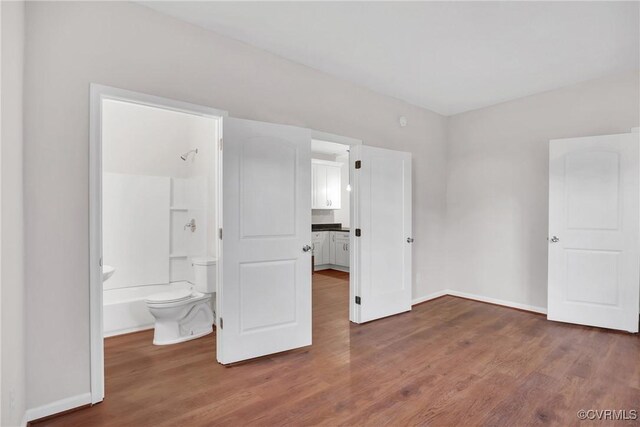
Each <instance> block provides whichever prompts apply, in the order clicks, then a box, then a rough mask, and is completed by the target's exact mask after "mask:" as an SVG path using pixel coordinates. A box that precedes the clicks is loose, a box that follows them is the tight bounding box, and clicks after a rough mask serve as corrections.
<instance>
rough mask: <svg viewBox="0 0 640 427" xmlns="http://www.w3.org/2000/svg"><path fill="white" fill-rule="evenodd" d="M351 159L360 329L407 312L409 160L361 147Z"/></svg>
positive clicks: (356, 315)
mask: <svg viewBox="0 0 640 427" xmlns="http://www.w3.org/2000/svg"><path fill="white" fill-rule="evenodd" d="M351 154H352V155H351V156H350V157H351V168H352V169H351V174H352V177H353V180H354V186H353V191H354V205H353V209H354V215H353V218H354V223H352V224H351V226H352V231H351V233H352V234H351V236H352V247H350V249H351V252H353V253H354V255H353V256H352V261H353V262H352V263H351V267H350V271H351V273H352V274H353V275H354V280H355V290H356V296H357V297H358V298H357V301H358V303H356V302H355V301H352V304H354V305H352V309H353V313H354V316H353V319H354V321H355V322H357V323H362V322H367V321H370V320H374V319H378V318H381V317H385V316H390V315H393V314H397V313H402V312H405V311H409V310H411V252H412V251H411V247H412V244H411V242H412V234H411V154H410V153H404V152H400V151H392V150H384V149H381V148H373V147H367V146H354V147H352V152H351ZM358 234H360V236H358ZM354 299H355V298H354Z"/></svg>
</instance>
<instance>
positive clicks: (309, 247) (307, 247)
mask: <svg viewBox="0 0 640 427" xmlns="http://www.w3.org/2000/svg"><path fill="white" fill-rule="evenodd" d="M302 250H303V251H305V252H309V251H310V250H311V246H309V245H304V246H303V247H302Z"/></svg>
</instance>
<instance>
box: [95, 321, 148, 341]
mask: <svg viewBox="0 0 640 427" xmlns="http://www.w3.org/2000/svg"><path fill="white" fill-rule="evenodd" d="M154 327H155V325H154V324H153V323H152V324H150V325H142V326H136V327H135V328H125V329H118V330H116V331H109V332H105V333H104V335H103V337H104V338H110V337H116V336H118V335H124V334H132V333H134V332H140V331H146V330H149V329H153V328H154Z"/></svg>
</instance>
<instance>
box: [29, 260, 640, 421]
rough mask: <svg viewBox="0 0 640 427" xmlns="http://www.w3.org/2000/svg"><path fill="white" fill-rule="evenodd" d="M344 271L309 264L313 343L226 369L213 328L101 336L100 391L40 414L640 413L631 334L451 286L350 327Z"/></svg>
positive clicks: (382, 416)
mask: <svg viewBox="0 0 640 427" xmlns="http://www.w3.org/2000/svg"><path fill="white" fill-rule="evenodd" d="M348 292H349V291H348V276H347V274H345V273H340V272H336V271H325V272H318V273H316V274H314V281H313V345H312V346H311V347H308V348H304V349H299V350H295V351H291V352H288V353H283V354H278V355H275V356H272V357H266V358H262V359H257V360H255V361H251V362H247V363H244V364H240V365H235V366H232V367H224V366H221V365H219V364H218V363H217V362H216V359H215V351H216V350H215V336H214V335H209V336H207V337H204V338H200V339H197V340H194V341H190V342H188V343H183V344H178V345H173V346H165V347H158V346H153V345H152V344H151V340H152V332H151V331H145V332H140V333H135V334H130V335H123V336H119V337H114V338H109V339H107V340H105V365H106V398H105V400H104V402H103V403H101V404H98V405H95V406H93V407H90V408H86V409H82V410H78V411H76V412H72V413H68V414H65V415H63V416H59V417H56V418H51V419H48V420H44V421H43V422H40V423H38V424H37V425H38V426H40V425H42V426H140V427H142V426H154V427H160V426H190V427H193V426H218V425H220V426H246V425H259V426H280V425H288V426H308V425H326V426H336V425H369V426H381V425H392V426H403V425H424V426H427V425H429V426H475V425H483V426H510V427H511V426H520V425H537V424H543V425H544V424H546V425H557V426H571V425H576V426H577V425H582V426H590V425H615V426H623V425H636V426H637V425H639V424H640V422H639V421H629V420H627V421H608V422H605V423H600V422H597V421H580V420H579V419H578V418H577V415H576V413H577V411H578V410H580V409H585V410H587V409H598V410H600V409H614V410H618V409H624V410H627V411H629V410H634V409H635V410H640V339H639V338H638V336H637V335H631V334H626V333H617V332H611V331H606V330H603V329H597V328H590V327H582V326H574V325H567V324H561V323H554V322H550V321H547V320H546V318H545V317H544V316H541V315H536V314H531V313H526V312H522V311H518V310H512V309H509V308H504V307H498V306H494V305H489V304H484V303H479V302H475V301H470V300H466V299H460V298H454V297H449V296H447V297H442V298H439V299H437V300H433V301H430V302H427V303H424V304H421V305H418V306H415V307H414V308H413V311H412V312H409V313H405V314H401V315H398V316H394V317H390V318H386V319H382V320H378V321H375V322H371V323H369V324H365V325H353V324H350V323H349V320H348V301H347V299H348Z"/></svg>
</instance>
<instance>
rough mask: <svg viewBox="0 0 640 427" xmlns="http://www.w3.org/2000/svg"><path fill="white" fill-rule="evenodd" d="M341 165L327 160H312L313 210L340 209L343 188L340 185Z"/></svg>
mask: <svg viewBox="0 0 640 427" xmlns="http://www.w3.org/2000/svg"><path fill="white" fill-rule="evenodd" d="M341 166H342V165H341V164H340V163H337V162H330V161H327V160H316V159H312V160H311V173H312V188H311V201H312V206H311V208H312V209H340V205H341V204H340V199H341V196H342V188H341V184H340V168H341Z"/></svg>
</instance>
